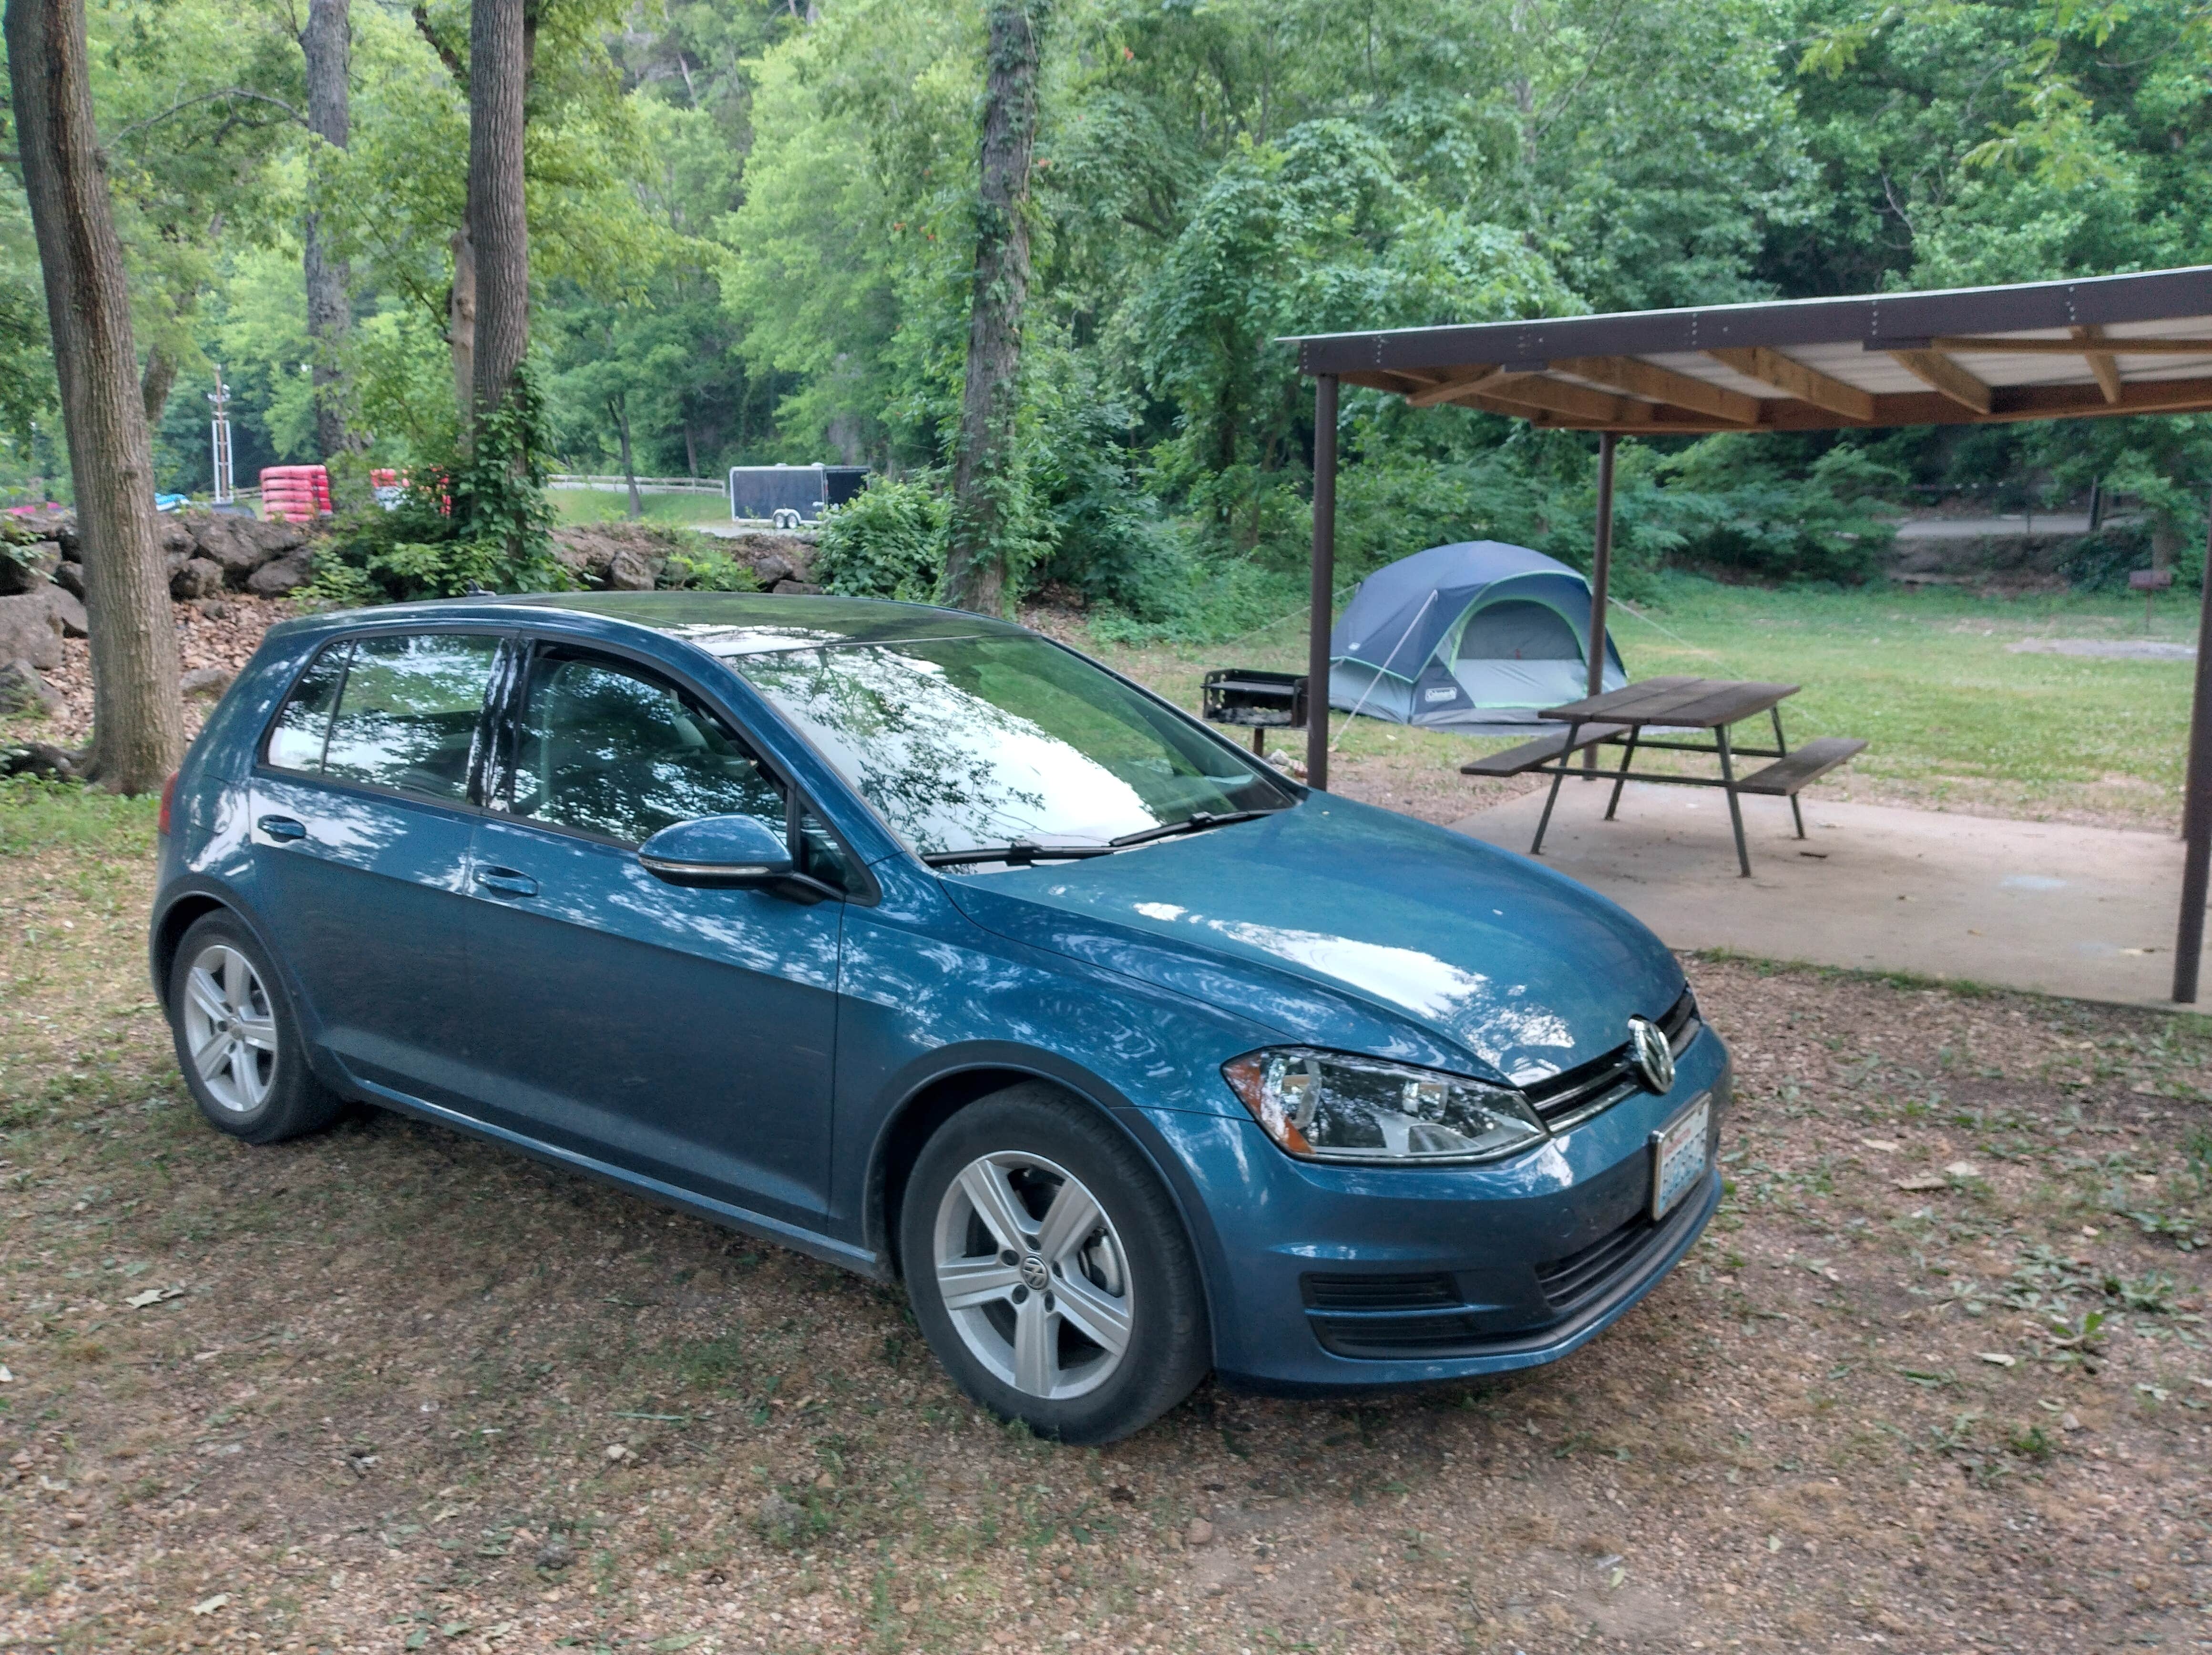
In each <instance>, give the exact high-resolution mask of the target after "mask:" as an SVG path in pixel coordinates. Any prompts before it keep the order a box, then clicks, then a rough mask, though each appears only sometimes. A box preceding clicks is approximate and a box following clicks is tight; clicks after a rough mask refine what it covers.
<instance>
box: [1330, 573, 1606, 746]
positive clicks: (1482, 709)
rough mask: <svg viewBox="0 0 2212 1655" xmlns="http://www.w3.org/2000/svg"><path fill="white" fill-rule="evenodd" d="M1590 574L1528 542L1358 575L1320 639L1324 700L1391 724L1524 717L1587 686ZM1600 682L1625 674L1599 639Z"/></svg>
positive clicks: (1462, 724) (1528, 719)
mask: <svg viewBox="0 0 2212 1655" xmlns="http://www.w3.org/2000/svg"><path fill="white" fill-rule="evenodd" d="M1589 624H1590V591H1589V582H1588V581H1586V580H1584V579H1583V578H1582V576H1580V575H1579V574H1577V573H1575V572H1574V571H1573V570H1572V569H1571V568H1569V567H1567V566H1566V565H1565V564H1564V563H1561V562H1559V561H1558V560H1556V559H1554V558H1549V557H1546V556H1545V555H1543V554H1542V553H1541V552H1532V551H1530V550H1529V549H1528V548H1527V547H1525V546H1509V545H1507V544H1505V543H1504V542H1503V541H1497V540H1470V541H1462V542H1460V543H1458V544H1456V545H1451V546H1431V548H1430V549H1428V550H1427V551H1425V552H1416V553H1414V554H1413V556H1411V557H1405V558H1401V559H1399V560H1398V561H1396V562H1395V563H1393V564H1390V565H1389V566H1388V567H1385V568H1381V569H1377V570H1376V572H1375V573H1373V574H1371V575H1369V576H1368V577H1367V579H1364V580H1363V581H1361V582H1360V583H1359V590H1358V591H1356V592H1354V593H1353V594H1352V602H1351V603H1350V604H1349V605H1348V606H1346V609H1345V611H1344V618H1343V619H1342V620H1340V621H1338V622H1337V623H1336V631H1335V634H1334V637H1333V638H1332V640H1331V641H1330V645H1329V658H1330V665H1329V674H1328V700H1329V705H1330V706H1333V707H1337V708H1340V709H1341V710H1342V711H1344V712H1364V713H1366V714H1367V715H1369V716H1370V717H1371V718H1387V719H1389V721H1390V722H1392V723H1393V724H1425V725H1431V726H1441V727H1443V728H1446V729H1450V728H1455V727H1456V728H1461V729H1467V728H1481V727H1485V726H1489V725H1495V724H1533V723H1534V722H1535V721H1536V714H1537V712H1538V710H1539V709H1541V708H1543V707H1547V706H1559V704H1560V703H1561V702H1564V701H1571V700H1577V699H1579V698H1580V697H1581V696H1582V695H1583V694H1587V693H1588V692H1587V689H1586V685H1587V683H1588V682H1589ZM1602 677H1603V682H1604V687H1605V688H1607V689H1619V688H1621V687H1622V686H1623V685H1624V684H1626V682H1628V674H1627V672H1626V670H1624V669H1623V668H1622V666H1621V664H1620V652H1618V651H1616V650H1615V649H1614V648H1613V640H1612V639H1611V638H1610V637H1608V638H1607V640H1605V670H1604V673H1603V675H1602Z"/></svg>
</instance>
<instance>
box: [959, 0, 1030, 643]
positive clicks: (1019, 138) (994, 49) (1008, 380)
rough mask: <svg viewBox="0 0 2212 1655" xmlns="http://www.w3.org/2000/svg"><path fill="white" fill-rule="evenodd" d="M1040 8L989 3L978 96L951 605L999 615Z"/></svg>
mask: <svg viewBox="0 0 2212 1655" xmlns="http://www.w3.org/2000/svg"><path fill="white" fill-rule="evenodd" d="M1043 7H1044V0H991V8H990V44H989V45H988V48H987V51H988V54H989V60H988V63H987V66H986V77H985V81H984V88H983V140H982V145H981V189H980V192H979V193H980V197H981V198H980V200H979V201H978V202H977V203H976V214H975V293H974V297H973V300H972V302H971V305H970V307H969V317H968V376H967V384H966V385H965V386H964V387H963V391H962V393H961V398H960V446H959V452H958V454H957V457H956V458H955V460H954V462H953V470H952V534H951V549H950V551H949V552H948V554H947V555H946V558H945V597H946V601H947V602H948V603H952V604H953V605H955V606H956V607H957V608H960V609H978V610H981V611H982V612H983V613H985V614H987V615H996V614H998V613H1000V611H1001V610H1002V609H1004V608H1005V607H1006V546H1005V543H1004V542H1005V534H1006V507H1007V505H1008V499H1007V496H1008V494H1009V493H1010V492H1011V490H1012V487H1013V486H1014V484H1015V482H1016V479H1015V477H1014V476H1013V471H1012V461H1013V437H1014V414H1015V409H1016V408H1017V406H1018V402H1019V399H1020V379H1021V368H1022V309H1023V306H1024V303H1025V302H1026V301H1027V300H1028V298H1029V286H1030V227H1029V214H1028V207H1029V198H1030V149H1031V146H1032V144H1033V143H1034V142H1035V139H1036V80H1037V56H1038V41H1037V36H1038V34H1039V33H1040V31H1041V28H1042V22H1043Z"/></svg>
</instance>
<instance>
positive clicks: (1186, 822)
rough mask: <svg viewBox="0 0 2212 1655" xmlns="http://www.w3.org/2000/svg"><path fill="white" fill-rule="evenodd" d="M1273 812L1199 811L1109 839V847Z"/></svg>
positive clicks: (1184, 832)
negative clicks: (1176, 819) (1177, 819)
mask: <svg viewBox="0 0 2212 1655" xmlns="http://www.w3.org/2000/svg"><path fill="white" fill-rule="evenodd" d="M1274 814H1275V813H1274V812H1273V810H1223V811H1220V812H1218V813H1216V812H1213V811H1210V810H1200V811H1199V812H1198V813H1197V814H1195V815H1188V816H1185V817H1184V818H1183V819H1182V821H1164V822H1162V823H1161V824H1160V825H1159V826H1158V827H1144V828H1139V830H1138V831H1137V832H1135V833H1133V834H1122V835H1121V838H1119V839H1109V840H1107V841H1106V842H1107V843H1108V844H1109V845H1111V846H1115V847H1116V848H1119V847H1120V846H1124V845H1142V844H1144V843H1145V842H1146V840H1155V839H1167V838H1170V837H1171V836H1172V835H1174V834H1198V833H1203V832H1205V831H1206V829H1207V828H1208V827H1227V826H1228V825H1229V824H1230V823H1231V822H1232V821H1251V820H1252V819H1253V818H1254V817H1255V816H1272V815H1274Z"/></svg>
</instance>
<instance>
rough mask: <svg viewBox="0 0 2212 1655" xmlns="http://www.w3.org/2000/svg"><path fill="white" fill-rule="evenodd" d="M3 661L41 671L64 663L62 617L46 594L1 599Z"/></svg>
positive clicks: (27, 594)
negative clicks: (26, 664) (15, 662)
mask: <svg viewBox="0 0 2212 1655" xmlns="http://www.w3.org/2000/svg"><path fill="white" fill-rule="evenodd" d="M55 590H56V591H59V590H60V589H59V588H58V587H57V588H55ZM0 661H27V662H29V663H30V664H32V665H33V666H34V667H36V668H39V669H40V670H41V671H51V670H52V669H53V668H55V667H58V666H59V665H60V664H62V618H61V616H59V615H56V614H55V613H54V611H53V606H52V604H50V603H47V601H46V594H45V593H44V592H29V593H26V594H25V595H24V596H22V597H0Z"/></svg>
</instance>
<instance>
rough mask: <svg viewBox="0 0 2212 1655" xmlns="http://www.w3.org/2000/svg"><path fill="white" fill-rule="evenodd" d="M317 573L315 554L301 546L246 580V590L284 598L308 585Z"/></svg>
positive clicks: (312, 550) (261, 568)
mask: <svg viewBox="0 0 2212 1655" xmlns="http://www.w3.org/2000/svg"><path fill="white" fill-rule="evenodd" d="M314 572H315V552H314V549H313V547H311V546H301V548H300V549H298V550H296V551H290V552H287V553H285V554H284V555H283V556H282V557H280V558H278V559H276V561H274V562H271V563H264V564H263V565H262V566H261V567H259V568H258V569H256V570H255V571H254V572H253V573H252V574H250V575H248V576H247V577H246V591H250V592H253V593H256V594H258V596H260V597H284V596H285V595H286V594H287V593H289V592H295V591H299V589H300V588H301V587H302V586H304V585H307V581H308V579H309V578H310V577H311V576H313V573H314Z"/></svg>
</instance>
